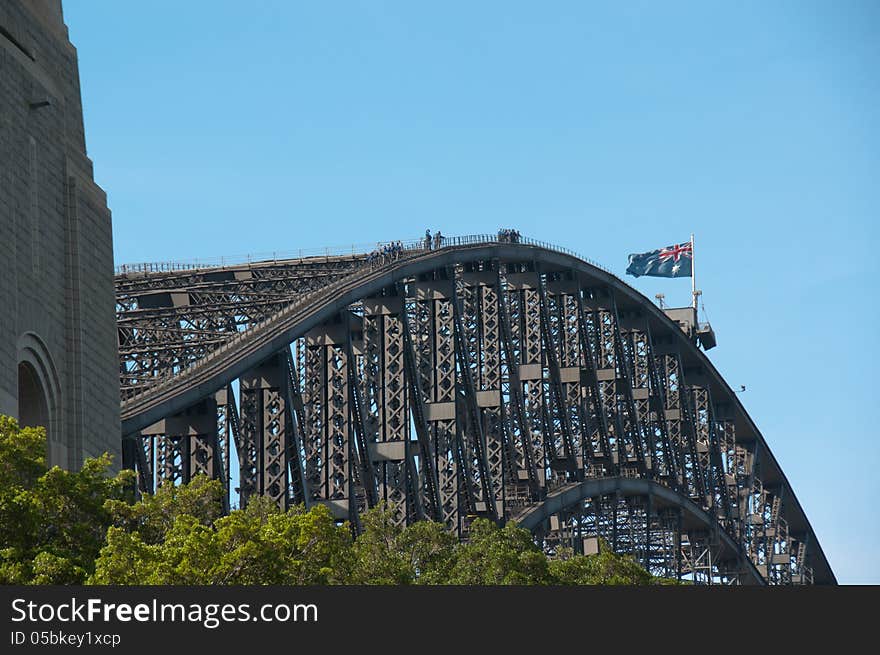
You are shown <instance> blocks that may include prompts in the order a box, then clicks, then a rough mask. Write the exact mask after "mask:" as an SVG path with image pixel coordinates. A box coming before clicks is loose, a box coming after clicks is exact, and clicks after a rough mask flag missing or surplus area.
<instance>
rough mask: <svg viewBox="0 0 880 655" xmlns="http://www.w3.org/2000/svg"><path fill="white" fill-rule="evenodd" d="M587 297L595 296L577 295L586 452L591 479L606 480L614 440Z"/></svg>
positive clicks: (588, 473)
mask: <svg viewBox="0 0 880 655" xmlns="http://www.w3.org/2000/svg"><path fill="white" fill-rule="evenodd" d="M585 297H590V298H591V297H592V296H591V292H590V291H589V290H587V289H580V290H579V292H578V296H577V311H578V333H579V334H578V340H579V342H580V350H581V360H580V365H581V375H580V377H581V386H582V387H583V389H584V396H585V397H584V407H585V417H586V421H587V426H586V428H587V431H585V433H584V451H585V452H586V455H587V458H588V459H587V461H588V464H587V466H586V470H585V474H586V475H587V477H604V476H605V475H607V474H610V473H612V472H613V470H614V465H613V462H612V447H611V440H610V430H609V419H608V415H607V413H606V411H605V403H604V401H603V396H602V389H601V387H600V384H599V376H598V370H599V369H600V361H601V353H600V344H599V340H598V329H597V327H596V317H595V314H594V312H592V311H589V312H588V311H587V310H586V309H585V306H586V302H585Z"/></svg>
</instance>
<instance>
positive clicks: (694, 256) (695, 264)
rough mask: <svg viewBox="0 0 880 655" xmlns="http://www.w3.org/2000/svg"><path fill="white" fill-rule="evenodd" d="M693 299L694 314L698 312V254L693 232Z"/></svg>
mask: <svg viewBox="0 0 880 655" xmlns="http://www.w3.org/2000/svg"><path fill="white" fill-rule="evenodd" d="M691 297H692V298H693V305H694V312H696V311H697V253H696V252H694V233H693V232H691Z"/></svg>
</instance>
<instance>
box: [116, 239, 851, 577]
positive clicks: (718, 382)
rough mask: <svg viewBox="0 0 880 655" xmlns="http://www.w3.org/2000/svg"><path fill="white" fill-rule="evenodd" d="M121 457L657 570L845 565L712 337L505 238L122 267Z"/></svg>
mask: <svg viewBox="0 0 880 655" xmlns="http://www.w3.org/2000/svg"><path fill="white" fill-rule="evenodd" d="M116 296H117V312H118V315H117V320H118V335H119V356H120V376H121V388H122V418H123V422H122V427H123V429H122V432H123V460H124V465H125V466H128V467H130V468H134V469H135V470H136V471H137V472H138V479H139V484H140V487H141V489H142V490H145V491H152V490H153V489H154V488H155V486H156V485H157V484H160V483H162V482H166V481H171V482H173V483H179V482H182V481H186V480H188V479H190V478H191V477H192V476H194V475H196V474H198V473H205V474H207V475H209V476H211V477H214V478H218V479H219V480H220V481H221V482H222V483H223V485H224V486H225V488H226V490H227V494H226V498H227V502H228V498H229V492H230V486H231V485H232V482H231V480H233V476H231V475H230V474H231V472H232V471H233V469H232V460H233V459H235V460H236V462H237V465H236V468H237V470H238V485H239V486H238V488H237V491H238V492H239V500H240V502H241V503H246V502H247V500H248V498H249V497H250V496H252V495H253V494H262V495H267V496H270V497H271V498H272V499H274V500H275V502H277V503H278V504H279V505H280V506H282V507H287V506H290V505H293V504H298V503H303V504H305V505H306V506H307V507H308V506H312V505H314V504H317V503H321V504H324V505H327V506H328V507H329V508H330V510H331V511H332V512H333V514H334V516H336V517H337V518H338V519H339V520H349V521H350V522H351V524H352V526H353V529H355V530H357V529H358V527H359V521H358V517H359V515H360V514H361V513H362V512H363V511H365V510H366V509H367V508H369V507H372V506H374V505H376V504H378V503H379V502H385V503H386V504H387V505H388V506H389V507H390V508H391V510H392V511H393V513H394V516H395V518H396V520H397V521H398V522H399V523H401V524H404V523H409V522H412V521H417V520H420V519H433V520H436V521H441V522H443V523H445V524H446V525H447V526H448V528H449V529H450V530H453V531H455V532H456V533H457V534H458V535H459V536H460V537H462V538H466V537H467V533H468V526H469V524H470V522H471V521H472V520H473V518H474V517H478V516H483V517H487V518H490V519H493V520H498V521H503V520H510V519H513V520H516V521H518V522H519V523H520V524H521V525H522V526H524V527H526V528H528V529H529V530H531V532H532V533H533V535H534V536H535V538H536V540H537V541H538V542H539V543H540V544H541V545H542V546H543V547H544V548H545V549H546V551H547V552H548V553H550V554H553V553H554V552H556V550H557V549H559V548H560V547H570V548H573V549H574V550H575V552H592V551H593V550H594V549H595V548H596V547H597V543H598V539H599V538H600V537H601V538H602V539H605V540H606V541H607V542H608V543H609V544H611V546H612V548H613V549H614V550H616V551H618V552H628V553H631V554H633V555H634V556H635V557H636V559H637V560H638V561H640V562H641V563H642V564H643V565H644V566H645V567H646V568H647V569H648V570H650V571H651V572H652V573H654V574H656V575H662V576H665V577H673V578H681V579H688V580H692V581H694V582H697V583H709V584H713V583H714V584H717V583H727V584H835V583H836V580H835V577H834V574H833V572H832V570H831V568H830V566H829V564H828V561H827V559H826V558H825V555H824V553H823V552H822V548H821V546H820V544H819V542H818V540H817V539H816V535H815V534H814V532H813V530H812V528H811V526H810V524H809V521H808V520H807V517H806V515H805V513H804V511H803V509H802V508H801V506H800V503H799V502H798V500H797V498H796V496H795V494H794V491H793V490H792V488H791V486H790V484H789V483H788V480H787V479H786V477H785V475H784V473H783V472H782V470H781V468H780V466H779V465H778V463H777V461H776V459H775V458H774V456H773V454H772V453H771V452H770V449H769V448H768V446H767V443H766V442H765V440H764V438H763V437H762V435H761V433H760V432H759V431H758V429H757V427H756V426H755V424H754V422H753V421H752V419H751V418H750V417H749V416H748V414H747V413H746V412H745V410H744V408H743V406H742V405H741V404H740V402H739V400H738V398H737V396H736V395H735V394H734V392H733V391H732V390H731V389H730V387H729V386H728V385H727V383H726V382H725V381H724V380H723V379H722V378H721V376H720V375H719V373H718V372H717V371H716V369H715V368H714V366H713V365H712V363H711V362H710V361H709V359H708V358H707V357H706V355H705V353H704V352H703V351H702V350H701V349H700V347H699V345H700V344H701V341H702V345H703V346H704V347H711V345H714V342H707V336H708V335H709V334H710V333H709V332H706V331H705V330H701V329H700V326H699V325H697V324H696V316H695V312H693V310H691V312H690V314H689V313H688V310H666V311H664V310H662V309H660V308H659V307H657V306H656V305H654V304H653V303H652V302H650V301H649V300H648V299H647V298H645V297H644V296H643V295H641V294H640V293H639V292H637V291H635V290H634V289H632V288H631V287H629V286H628V285H627V284H625V283H624V282H623V281H621V280H620V279H618V278H617V277H615V276H614V275H612V274H611V273H609V272H607V271H605V270H602V269H601V268H600V267H598V266H597V265H595V264H591V263H588V262H587V261H585V260H584V259H583V258H580V257H578V256H577V255H575V254H574V253H571V252H568V251H566V250H564V249H560V248H556V247H554V246H551V245H549V244H545V243H541V242H536V241H531V240H528V239H523V240H521V241H518V242H517V243H512V242H509V241H507V240H504V241H502V240H499V239H497V238H496V237H494V236H485V235H480V236H470V237H457V238H452V239H445V241H444V244H443V247H440V248H436V249H430V248H427V247H423V245H422V244H421V243H420V242H419V243H414V244H407V245H406V246H405V247H404V248H403V249H402V250H401V251H399V252H396V253H395V254H393V255H386V256H384V257H379V258H376V257H369V256H367V255H363V254H351V255H334V256H330V255H327V256H319V257H298V258H292V259H281V260H272V261H261V262H257V263H248V264H238V265H230V266H218V267H201V268H186V267H181V266H159V265H142V266H139V267H133V268H125V269H122V270H118V271H117V276H116Z"/></svg>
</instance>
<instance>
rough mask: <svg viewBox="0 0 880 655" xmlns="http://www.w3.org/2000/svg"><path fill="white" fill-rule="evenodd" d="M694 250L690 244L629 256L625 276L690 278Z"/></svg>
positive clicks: (680, 244)
mask: <svg viewBox="0 0 880 655" xmlns="http://www.w3.org/2000/svg"><path fill="white" fill-rule="evenodd" d="M693 263H694V249H693V246H692V245H691V242H690V241H688V242H686V243H679V244H677V245H674V246H666V247H665V248H660V249H659V250H652V251H651V252H643V253H641V254H632V255H630V256H629V266H628V267H627V269H626V273H627V275H634V276H635V277H641V276H642V275H652V276H654V277H691V276H692V275H693Z"/></svg>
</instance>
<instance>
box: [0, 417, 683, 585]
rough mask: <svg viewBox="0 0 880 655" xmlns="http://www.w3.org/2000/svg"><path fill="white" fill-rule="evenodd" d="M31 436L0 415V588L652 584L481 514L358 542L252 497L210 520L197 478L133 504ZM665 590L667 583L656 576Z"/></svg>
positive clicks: (318, 519)
mask: <svg viewBox="0 0 880 655" xmlns="http://www.w3.org/2000/svg"><path fill="white" fill-rule="evenodd" d="M45 449H46V436H45V431H44V430H42V429H41V428H24V429H21V428H19V426H18V425H17V424H16V423H15V421H13V420H12V419H9V418H6V417H2V416H0V583H5V584H82V583H91V584H125V585H136V584H180V585H214V584H219V585H238V584H278V585H281V584H284V585H308V584H372V585H402V584H428V585H434V584H458V585H539V584H541V585H543V584H556V585H583V584H602V585H608V584H611V585H619V584H626V585H642V584H656V583H658V582H660V581H659V580H658V579H656V578H653V577H652V576H651V575H650V574H649V573H648V572H647V571H645V570H644V569H643V568H642V567H641V566H639V565H638V564H637V563H636V562H635V561H634V560H633V559H632V558H631V557H628V556H624V555H618V554H615V553H613V552H612V551H611V549H610V548H608V547H607V544H603V545H602V548H601V549H600V552H599V554H597V555H588V556H584V555H574V554H573V553H571V552H570V551H569V552H564V551H560V552H559V553H557V558H555V559H549V558H548V557H547V556H546V555H545V553H544V552H543V551H542V550H541V549H540V548H539V547H538V546H537V545H536V544H535V542H534V541H533V539H532V536H531V534H530V533H529V532H528V530H524V529H522V528H520V527H518V526H517V525H516V524H515V523H513V522H510V523H508V524H507V525H505V526H503V527H501V526H498V525H496V524H495V523H493V522H491V521H489V520H487V519H482V518H477V519H475V520H474V521H473V522H472V523H471V524H470V526H469V529H468V534H467V539H466V540H465V541H463V542H462V543H459V541H458V539H457V538H456V537H455V536H454V535H453V534H452V533H451V532H449V531H448V530H447V529H446V528H445V527H444V526H443V525H442V524H439V523H433V522H430V521H420V522H417V523H415V524H412V525H409V526H405V527H404V526H400V525H399V524H398V522H397V521H396V520H395V515H394V513H393V512H392V511H391V510H390V509H389V508H387V507H386V506H384V505H380V506H379V507H376V508H374V509H372V510H370V511H369V512H367V513H366V514H365V515H364V516H363V517H361V525H360V530H359V532H360V534H359V536H358V537H357V538H356V539H353V538H352V534H351V530H350V529H349V526H348V524H347V523H346V524H343V525H337V523H336V521H335V520H334V519H333V517H332V515H331V514H330V511H329V510H328V509H327V507H325V506H323V505H321V504H317V505H315V506H314V507H312V508H311V509H309V510H308V511H307V510H306V509H305V508H304V507H302V506H300V507H294V508H292V509H290V510H287V511H281V510H279V509H278V508H277V507H275V506H274V505H273V504H272V503H271V502H270V501H268V500H267V499H264V498H254V499H252V500H251V501H250V502H249V503H248V505H247V507H246V508H245V509H239V510H234V511H232V512H230V513H229V514H227V515H224V514H223V511H222V504H221V498H222V493H223V489H222V486H221V485H220V483H219V482H218V481H217V480H210V479H208V478H207V477H205V476H198V477H196V478H194V479H193V480H192V481H191V482H190V483H189V484H186V485H179V486H174V485H170V484H166V485H164V486H162V487H161V488H160V489H158V490H157V492H156V493H155V494H152V495H144V496H143V497H142V498H140V499H139V500H137V501H136V502H135V499H134V495H133V491H132V490H133V484H134V476H133V473H132V472H131V471H123V472H121V473H119V474H117V475H115V476H110V475H109V474H108V471H109V468H110V465H111V460H110V457H109V455H104V456H102V457H100V458H97V459H89V460H86V462H85V464H84V465H83V468H82V470H80V471H78V472H70V471H64V470H61V469H60V468H58V467H54V468H52V469H51V470H50V469H47V467H46V461H45V454H44V453H45ZM663 582H666V581H663Z"/></svg>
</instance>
